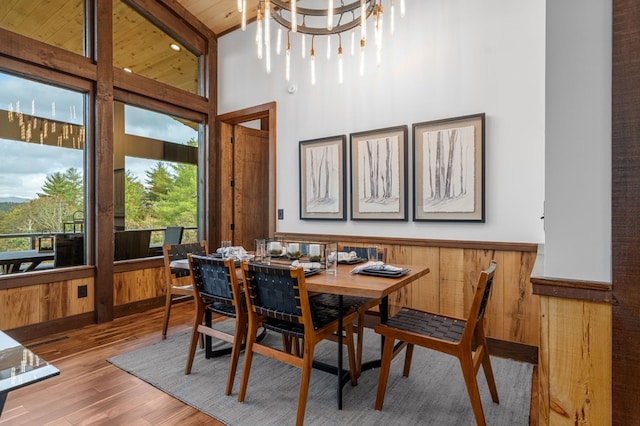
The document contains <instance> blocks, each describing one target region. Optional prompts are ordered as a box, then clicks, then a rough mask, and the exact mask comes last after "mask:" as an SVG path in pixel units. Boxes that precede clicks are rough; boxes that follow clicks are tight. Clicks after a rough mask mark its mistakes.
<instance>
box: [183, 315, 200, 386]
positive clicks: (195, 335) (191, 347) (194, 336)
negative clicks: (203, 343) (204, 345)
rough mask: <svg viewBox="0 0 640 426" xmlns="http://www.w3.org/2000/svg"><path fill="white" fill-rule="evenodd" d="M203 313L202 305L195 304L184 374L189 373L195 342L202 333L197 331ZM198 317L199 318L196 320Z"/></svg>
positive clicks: (194, 351)
mask: <svg viewBox="0 0 640 426" xmlns="http://www.w3.org/2000/svg"><path fill="white" fill-rule="evenodd" d="M203 315H204V312H203V308H202V305H200V304H196V316H195V318H194V321H193V331H192V332H191V343H190V344H189V354H188V355H187V366H186V368H185V370H184V374H191V367H192V366H193V357H194V356H195V354H196V343H197V341H198V338H200V339H202V334H201V333H200V331H199V328H200V324H202V317H203ZM198 318H199V319H200V320H199V321H198Z"/></svg>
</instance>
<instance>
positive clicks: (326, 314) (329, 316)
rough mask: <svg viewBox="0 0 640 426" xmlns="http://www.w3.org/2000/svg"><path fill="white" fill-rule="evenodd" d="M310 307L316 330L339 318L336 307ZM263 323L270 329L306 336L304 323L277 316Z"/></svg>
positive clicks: (300, 336) (294, 335)
mask: <svg viewBox="0 0 640 426" xmlns="http://www.w3.org/2000/svg"><path fill="white" fill-rule="evenodd" d="M310 308H311V318H312V321H313V328H314V330H319V329H321V328H323V327H325V326H327V325H328V324H331V323H332V322H334V321H335V320H336V319H337V318H338V310H337V309H335V308H331V307H326V306H319V305H310ZM263 325H264V328H266V329H268V330H273V331H275V332H278V333H282V334H285V335H287V336H291V337H299V338H302V337H304V326H303V325H302V324H298V323H294V322H289V321H280V320H277V319H275V318H266V319H265V321H264V324H263Z"/></svg>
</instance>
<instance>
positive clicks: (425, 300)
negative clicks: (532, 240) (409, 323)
mask: <svg viewBox="0 0 640 426" xmlns="http://www.w3.org/2000/svg"><path fill="white" fill-rule="evenodd" d="M342 243H344V244H347V242H344V241H342ZM349 245H357V243H356V244H352V243H349ZM362 245H366V244H362ZM378 246H379V247H386V248H387V263H390V264H393V263H398V264H400V263H406V264H412V265H426V266H428V267H429V269H430V273H429V274H427V275H426V276H425V277H423V278H420V279H419V280H417V281H415V282H414V283H412V284H411V285H409V286H407V287H406V288H405V289H403V290H401V291H399V292H397V293H396V294H395V296H392V297H390V304H391V305H392V307H391V313H393V312H394V308H393V305H395V306H411V307H414V308H419V309H426V310H429V311H435V312H439V313H442V314H444V315H451V316H457V317H465V316H466V315H467V314H468V312H469V308H470V306H471V302H472V299H473V294H474V291H475V286H476V284H477V281H478V275H479V273H480V271H481V270H482V269H484V268H487V267H488V266H489V263H490V262H491V260H492V259H495V260H496V262H497V265H498V267H497V269H496V274H495V278H494V283H493V289H492V293H491V298H490V301H489V304H488V307H487V312H486V314H485V318H486V319H485V321H486V331H487V336H488V337H492V338H495V339H498V340H505V341H510V342H517V343H523V344H527V345H531V346H536V347H537V346H538V345H539V341H540V331H539V315H540V311H539V301H538V296H535V295H534V294H533V291H532V286H531V283H530V280H529V277H530V276H531V270H532V268H533V264H534V261H535V258H536V253H535V252H533V251H520V250H500V249H479V248H463V247H460V248H454V247H431V246H415V245H404V244H379V245H378Z"/></svg>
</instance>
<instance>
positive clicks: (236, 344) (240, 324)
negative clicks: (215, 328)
mask: <svg viewBox="0 0 640 426" xmlns="http://www.w3.org/2000/svg"><path fill="white" fill-rule="evenodd" d="M246 335H247V322H246V319H244V320H243V319H242V318H236V332H235V334H234V336H233V346H232V348H231V359H230V360H229V376H228V377H227V388H226V389H225V392H224V394H225V395H231V392H233V382H234V381H235V378H236V371H237V369H238V360H239V359H240V349H241V346H242V342H243V341H244V339H245V337H246Z"/></svg>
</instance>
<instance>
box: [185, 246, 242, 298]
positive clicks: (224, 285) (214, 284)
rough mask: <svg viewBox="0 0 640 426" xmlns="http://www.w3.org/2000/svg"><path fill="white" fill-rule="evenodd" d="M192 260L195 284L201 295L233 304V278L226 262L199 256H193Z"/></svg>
mask: <svg viewBox="0 0 640 426" xmlns="http://www.w3.org/2000/svg"><path fill="white" fill-rule="evenodd" d="M190 259H191V270H192V271H193V284H194V285H195V286H196V287H197V288H198V291H199V292H200V294H201V295H203V296H205V297H208V298H213V299H217V300H220V301H224V302H227V303H231V302H232V301H233V292H232V289H231V278H230V276H229V268H227V266H226V265H225V262H224V260H223V259H214V258H211V257H206V256H199V255H191V257H190Z"/></svg>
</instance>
